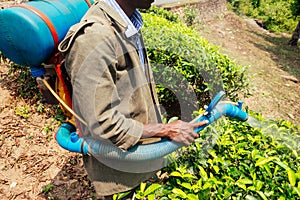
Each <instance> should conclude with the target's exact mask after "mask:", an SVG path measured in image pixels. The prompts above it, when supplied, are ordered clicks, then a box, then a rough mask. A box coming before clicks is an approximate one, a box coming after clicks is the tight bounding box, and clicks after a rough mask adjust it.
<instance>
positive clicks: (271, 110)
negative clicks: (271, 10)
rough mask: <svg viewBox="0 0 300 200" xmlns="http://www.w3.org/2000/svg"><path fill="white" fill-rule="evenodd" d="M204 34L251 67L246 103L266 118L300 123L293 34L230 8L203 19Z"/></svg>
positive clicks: (299, 60)
mask: <svg viewBox="0 0 300 200" xmlns="http://www.w3.org/2000/svg"><path fill="white" fill-rule="evenodd" d="M198 31H199V32H200V35H201V36H203V37H204V38H206V39H207V40H208V41H209V42H210V43H211V44H214V45H216V46H219V47H220V51H221V52H223V53H224V54H225V55H227V56H228V57H230V58H231V59H232V60H234V61H235V62H236V63H237V64H239V65H243V66H247V67H248V71H247V74H248V75H249V76H250V80H251V89H250V93H251V96H250V97H248V98H246V99H243V100H244V101H245V106H248V107H249V109H251V110H253V111H255V112H258V113H261V114H262V115H263V116H264V117H265V118H266V119H270V120H280V119H284V120H287V121H290V122H293V123H294V124H295V125H300V103H299V99H300V49H299V47H291V46H288V45H287V44H288V41H289V39H290V37H291V35H289V34H274V33H270V32H268V31H267V30H265V29H263V28H262V27H260V26H259V25H258V23H256V21H255V20H254V19H248V18H246V17H239V16H237V15H235V14H234V13H232V12H230V11H227V12H225V13H223V14H222V15H219V16H217V17H216V18H214V19H213V20H209V21H203V22H202V26H201V27H199V28H198Z"/></svg>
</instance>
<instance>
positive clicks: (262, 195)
mask: <svg viewBox="0 0 300 200" xmlns="http://www.w3.org/2000/svg"><path fill="white" fill-rule="evenodd" d="M256 192H257V193H258V194H259V196H260V197H261V198H262V199H263V200H268V198H267V197H266V195H265V194H264V193H263V192H262V191H256Z"/></svg>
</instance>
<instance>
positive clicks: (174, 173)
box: [169, 171, 182, 177]
mask: <svg viewBox="0 0 300 200" xmlns="http://www.w3.org/2000/svg"><path fill="white" fill-rule="evenodd" d="M169 176H177V177H182V174H181V173H180V172H178V171H174V172H171V174H170V175H169Z"/></svg>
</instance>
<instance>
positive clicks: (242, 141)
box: [136, 114, 300, 200]
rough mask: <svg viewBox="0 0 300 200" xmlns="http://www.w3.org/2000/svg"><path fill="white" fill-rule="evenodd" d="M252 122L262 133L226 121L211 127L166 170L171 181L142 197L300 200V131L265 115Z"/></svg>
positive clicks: (150, 186)
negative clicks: (265, 117) (265, 119)
mask: <svg viewBox="0 0 300 200" xmlns="http://www.w3.org/2000/svg"><path fill="white" fill-rule="evenodd" d="M255 115H257V114H255ZM252 121H254V122H255V123H256V127H252V126H250V125H249V124H248V123H244V122H237V121H232V120H231V121H228V120H227V119H225V118H224V119H223V120H219V121H218V122H217V124H215V126H209V127H207V129H205V130H204V131H203V132H202V134H201V138H200V139H198V140H197V141H196V143H195V144H194V145H191V146H189V147H185V148H183V149H181V150H180V151H179V152H178V153H179V157H177V158H174V162H173V163H172V164H171V165H170V166H168V167H166V168H164V169H163V170H162V173H167V174H168V176H169V178H164V179H163V180H160V181H161V182H160V183H151V184H148V185H147V186H146V185H145V186H144V189H143V190H142V191H141V189H137V191H136V193H137V194H138V197H153V198H152V199H154V198H156V199H193V200H197V199H203V200H206V199H207V200H208V199H220V200H221V199H263V200H267V199H280V200H284V199H299V198H300V164H299V153H300V148H299V145H298V143H299V141H300V135H299V134H300V127H295V126H293V125H292V124H290V123H288V122H286V121H278V122H267V121H264V120H263V119H262V118H261V116H259V115H257V116H255V118H252ZM252 125H253V124H252ZM220 133H222V134H220ZM142 184H145V183H142ZM145 191H147V193H145ZM145 194H147V195H146V196H145ZM149 199H150V198H149Z"/></svg>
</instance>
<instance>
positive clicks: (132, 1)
mask: <svg viewBox="0 0 300 200" xmlns="http://www.w3.org/2000/svg"><path fill="white" fill-rule="evenodd" d="M116 2H117V3H118V4H119V5H120V7H121V8H122V9H123V11H124V12H125V14H126V15H127V16H130V15H132V13H133V12H134V11H135V10H136V9H137V8H141V9H148V8H150V6H151V4H152V3H153V2H154V0H116ZM205 124H207V121H202V122H198V123H189V122H184V121H181V120H178V121H176V122H172V123H169V124H145V125H144V131H143V133H142V138H148V137H153V136H155V137H168V138H170V139H171V140H173V141H175V142H179V143H183V144H185V145H190V144H191V143H192V142H194V141H195V139H196V138H198V137H199V135H198V134H197V133H195V132H194V129H195V128H198V127H200V126H203V125H205Z"/></svg>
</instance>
